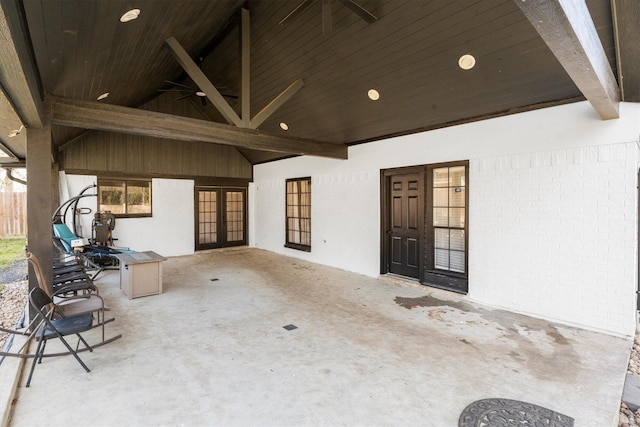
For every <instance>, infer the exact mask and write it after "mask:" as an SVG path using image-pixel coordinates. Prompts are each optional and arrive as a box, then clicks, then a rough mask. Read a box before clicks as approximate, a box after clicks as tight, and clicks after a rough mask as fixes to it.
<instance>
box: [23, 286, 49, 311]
mask: <svg viewBox="0 0 640 427" xmlns="http://www.w3.org/2000/svg"><path fill="white" fill-rule="evenodd" d="M29 302H30V303H31V306H32V307H33V308H35V309H36V310H37V311H38V312H39V313H40V314H41V315H42V316H45V317H46V313H47V311H48V310H44V309H45V308H46V307H47V306H48V305H49V304H51V303H53V301H51V298H49V295H47V294H46V292H45V291H43V290H42V289H40V288H33V289H31V292H29Z"/></svg>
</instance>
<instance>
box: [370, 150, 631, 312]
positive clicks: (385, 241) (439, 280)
mask: <svg viewBox="0 0 640 427" xmlns="http://www.w3.org/2000/svg"><path fill="white" fill-rule="evenodd" d="M456 165H458V166H465V182H466V192H465V197H466V199H465V210H466V214H465V215H466V218H465V248H466V254H465V273H464V274H460V273H452V272H449V273H444V272H442V273H441V272H439V271H437V270H431V269H429V270H428V269H427V267H428V266H427V257H426V251H427V250H433V244H432V242H430V241H429V238H430V236H431V234H430V233H428V232H427V224H429V223H430V222H429V221H432V218H433V216H432V215H433V213H432V212H431V210H430V204H431V202H432V199H431V198H432V195H431V194H430V193H431V188H430V182H431V181H430V177H429V173H430V171H432V170H433V169H434V168H438V167H451V166H456ZM406 174H420V176H421V181H422V189H423V195H422V205H421V208H422V209H421V210H422V215H421V216H420V224H419V227H420V239H421V241H420V248H419V251H420V253H419V256H420V261H419V266H418V271H419V281H420V284H423V285H427V286H430V287H434V288H440V289H445V290H448V291H452V292H457V293H462V294H467V293H468V292H469V161H468V160H460V161H451V162H442V163H431V164H424V165H419V166H407V167H400V168H391V169H381V170H380V274H388V273H389V271H390V268H389V265H390V256H391V251H390V239H389V236H388V234H387V230H388V229H389V228H390V220H391V214H390V209H391V203H390V196H391V177H392V176H394V175H406ZM639 179H640V178H639ZM639 241H640V239H639ZM639 257H640V255H639ZM639 259H640V258H639ZM639 262H640V261H639ZM407 278H408V279H411V278H410V277H407ZM639 283H640V281H639ZM638 286H639V289H640V284H639V285H638ZM638 292H639V293H640V291H638ZM638 301H639V302H638V306H639V307H640V298H639V300H638Z"/></svg>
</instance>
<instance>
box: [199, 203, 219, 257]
mask: <svg viewBox="0 0 640 427" xmlns="http://www.w3.org/2000/svg"><path fill="white" fill-rule="evenodd" d="M217 209H218V193H217V191H215V190H214V191H210V190H199V191H198V244H199V245H207V244H213V243H217V242H218V221H217V218H218V212H217Z"/></svg>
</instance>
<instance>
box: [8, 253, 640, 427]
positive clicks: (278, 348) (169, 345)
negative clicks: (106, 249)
mask: <svg viewBox="0 0 640 427" xmlns="http://www.w3.org/2000/svg"><path fill="white" fill-rule="evenodd" d="M97 284H98V286H99V287H100V290H101V294H102V295H103V296H104V297H105V299H106V301H107V305H108V306H109V307H111V314H112V315H113V316H115V317H116V320H115V322H112V323H109V324H108V325H107V335H108V336H110V335H115V334H117V333H122V334H123V337H122V338H121V339H119V340H117V341H115V342H113V343H111V344H108V345H106V346H102V347H99V348H96V349H95V351H94V352H93V353H89V352H83V353H81V357H82V359H83V360H84V361H85V362H86V364H87V365H88V366H89V368H91V372H90V373H86V372H84V370H83V369H82V368H81V367H80V365H79V364H78V363H77V362H76V361H75V360H74V359H73V358H72V357H58V358H48V359H45V360H44V361H43V363H42V364H41V365H39V366H37V367H36V370H35V374H34V377H33V380H32V383H31V387H29V388H25V387H24V383H25V381H26V374H24V375H23V377H22V379H21V381H20V386H19V388H18V394H17V400H16V401H15V407H14V412H13V416H12V419H11V421H10V424H9V425H10V426H12V427H21V426H30V427H32V426H45V425H47V426H59V425H65V426H122V425H127V426H201V425H217V426H294V425H295V426H299V425H331V426H334V425H346V426H457V425H458V417H459V416H460V413H461V412H462V410H463V409H464V408H465V407H466V406H467V405H469V404H470V403H472V402H474V401H476V400H479V399H484V398H494V397H500V398H507V399H515V400H521V401H526V402H529V403H533V404H536V405H540V406H543V407H545V408H549V409H551V410H554V411H556V412H560V413H562V414H565V415H568V416H570V417H573V418H574V419H575V425H576V426H596V427H602V426H613V425H615V422H616V420H617V414H618V409H619V404H620V397H621V393H622V388H623V383H624V378H625V370H626V366H627V361H628V357H629V348H630V346H631V339H623V338H617V337H612V336H608V335H604V334H598V333H594V332H589V331H585V330H580V329H576V328H571V327H567V326H563V325H558V324H553V323H549V322H546V321H542V320H538V319H533V318H530V317H526V316H521V315H516V314H512V313H508V312H505V311H500V310H492V309H490V308H487V307H482V306H479V305H474V304H471V303H468V302H466V300H465V298H464V297H462V296H459V295H456V294H452V293H448V292H444V291H439V290H434V289H431V288H427V287H422V286H419V285H416V284H408V283H403V282H394V281H390V280H386V279H385V280H382V279H373V278H369V277H364V276H360V275H356V274H352V273H347V272H344V271H341V270H337V269H333V268H328V267H324V266H319V265H316V264H312V263H308V262H305V261H301V260H298V259H294V258H288V257H284V256H281V255H277V254H273V253H270V252H266V251H262V250H259V249H252V248H236V249H227V250H217V251H208V252H202V253H198V254H196V255H192V256H185V257H176V258H170V259H169V260H168V261H167V262H165V263H164V293H163V294H162V295H155V296H149V297H144V298H139V299H134V300H127V299H126V297H125V295H124V294H123V293H122V291H121V290H120V289H119V277H118V274H117V272H109V273H107V274H104V275H103V276H101V278H100V279H99V280H98V281H97ZM515 285H517V284H514V286H515ZM286 325H295V326H297V329H293V330H290V331H289V330H286V329H284V328H283V326H286ZM97 333H98V330H96V329H94V330H93V331H91V333H90V334H89V336H90V337H91V338H93V341H94V342H95V340H96V339H97V337H98V335H97ZM53 344H54V342H51V344H50V345H49V346H48V347H47V352H53V351H55V346H54V345H53ZM56 344H57V343H56ZM29 363H30V361H29V362H28V363H27V364H26V368H27V370H28V367H29ZM0 370H2V369H1V368H0Z"/></svg>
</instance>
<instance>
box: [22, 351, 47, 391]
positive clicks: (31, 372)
mask: <svg viewBox="0 0 640 427" xmlns="http://www.w3.org/2000/svg"><path fill="white" fill-rule="evenodd" d="M43 341H44V340H40V341H38V347H36V352H35V354H34V355H33V361H32V362H31V370H29V378H27V385H26V387H29V384H31V377H33V371H34V370H35V369H36V363H39V362H38V359H40V360H42V355H41V353H40V349H41V348H42V342H43Z"/></svg>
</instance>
